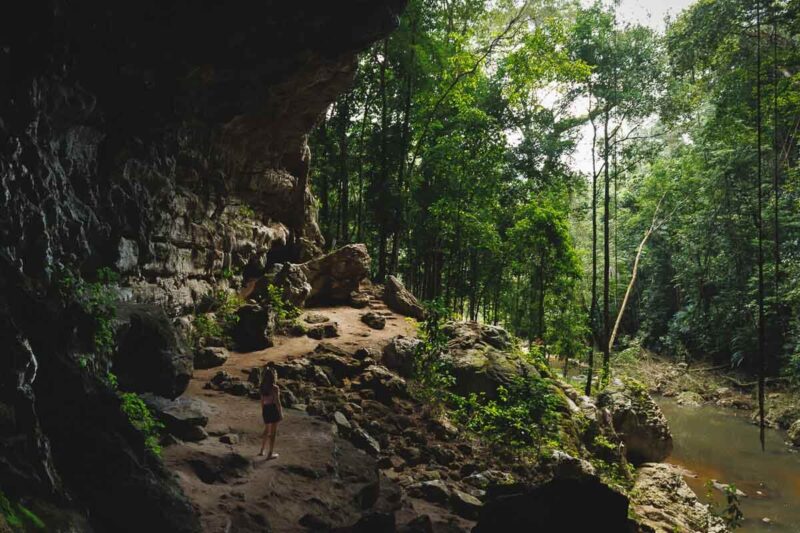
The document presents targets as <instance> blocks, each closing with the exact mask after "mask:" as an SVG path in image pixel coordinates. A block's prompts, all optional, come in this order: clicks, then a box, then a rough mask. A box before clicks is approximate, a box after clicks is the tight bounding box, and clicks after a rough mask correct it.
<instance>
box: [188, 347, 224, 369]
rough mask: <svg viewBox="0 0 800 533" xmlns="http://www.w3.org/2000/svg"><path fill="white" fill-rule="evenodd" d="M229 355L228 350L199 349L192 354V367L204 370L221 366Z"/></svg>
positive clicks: (218, 348)
mask: <svg viewBox="0 0 800 533" xmlns="http://www.w3.org/2000/svg"><path fill="white" fill-rule="evenodd" d="M229 355H230V353H229V352H228V350H226V349H225V348H220V347H217V346H206V347H204V348H200V349H198V350H197V351H196V352H195V354H194V367H195V368H197V369H205V368H214V367H217V366H221V365H222V364H224V363H225V361H227V360H228V356H229Z"/></svg>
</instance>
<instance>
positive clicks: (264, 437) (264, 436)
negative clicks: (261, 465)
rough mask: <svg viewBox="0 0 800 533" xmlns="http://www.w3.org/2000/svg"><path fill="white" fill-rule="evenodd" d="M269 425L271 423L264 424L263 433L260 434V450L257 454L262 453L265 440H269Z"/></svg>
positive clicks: (265, 444) (265, 443) (270, 425)
mask: <svg viewBox="0 0 800 533" xmlns="http://www.w3.org/2000/svg"><path fill="white" fill-rule="evenodd" d="M271 427H272V424H264V433H262V434H261V451H260V452H258V455H264V448H266V447H267V441H268V440H269V433H270V429H271ZM273 440H274V439H273ZM270 449H271V448H270Z"/></svg>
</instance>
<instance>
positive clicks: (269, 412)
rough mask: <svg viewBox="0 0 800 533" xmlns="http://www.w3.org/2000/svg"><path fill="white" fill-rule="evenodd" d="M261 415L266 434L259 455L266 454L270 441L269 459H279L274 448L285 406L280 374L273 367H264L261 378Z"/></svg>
mask: <svg viewBox="0 0 800 533" xmlns="http://www.w3.org/2000/svg"><path fill="white" fill-rule="evenodd" d="M261 417H262V418H263V419H264V435H263V438H262V441H261V451H260V452H259V453H258V455H264V448H266V447H267V441H269V453H268V454H267V459H277V458H278V454H277V453H275V454H273V453H272V449H273V448H274V447H275V436H276V434H277V432H278V423H279V422H280V421H281V420H283V407H281V391H280V389H279V388H278V375H277V374H276V373H275V369H274V368H271V367H266V368H265V369H264V375H263V376H262V378H261Z"/></svg>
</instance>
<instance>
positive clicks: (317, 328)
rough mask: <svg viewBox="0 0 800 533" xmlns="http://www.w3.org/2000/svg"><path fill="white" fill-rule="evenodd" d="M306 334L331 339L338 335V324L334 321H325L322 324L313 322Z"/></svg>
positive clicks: (313, 337)
mask: <svg viewBox="0 0 800 533" xmlns="http://www.w3.org/2000/svg"><path fill="white" fill-rule="evenodd" d="M306 335H308V336H309V337H311V338H312V339H317V340H321V339H331V338H333V337H338V336H339V324H337V323H336V322H325V323H322V324H315V325H314V326H312V327H310V328H308V331H307V332H306Z"/></svg>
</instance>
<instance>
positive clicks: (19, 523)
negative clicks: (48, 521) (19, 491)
mask: <svg viewBox="0 0 800 533" xmlns="http://www.w3.org/2000/svg"><path fill="white" fill-rule="evenodd" d="M0 515H3V517H4V518H5V519H6V523H7V524H8V525H9V526H11V527H12V528H14V529H21V530H30V529H41V530H44V529H46V528H47V526H45V523H44V522H43V521H42V519H41V518H39V517H38V516H36V514H35V513H34V512H33V511H31V510H30V509H28V508H27V507H25V506H24V505H22V504H21V503H11V501H9V499H8V498H7V497H6V495H5V493H4V492H3V491H2V490H0Z"/></svg>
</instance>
